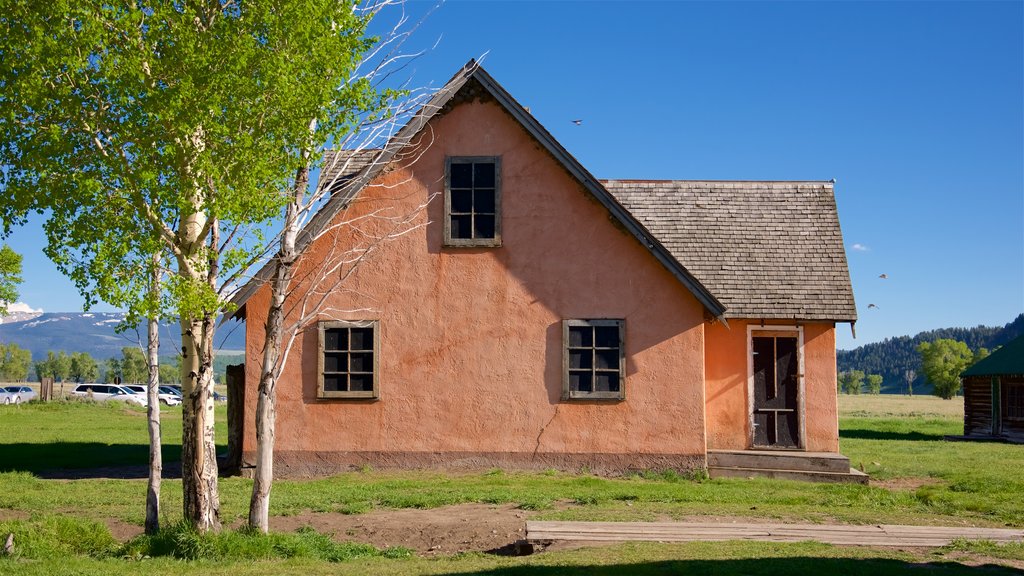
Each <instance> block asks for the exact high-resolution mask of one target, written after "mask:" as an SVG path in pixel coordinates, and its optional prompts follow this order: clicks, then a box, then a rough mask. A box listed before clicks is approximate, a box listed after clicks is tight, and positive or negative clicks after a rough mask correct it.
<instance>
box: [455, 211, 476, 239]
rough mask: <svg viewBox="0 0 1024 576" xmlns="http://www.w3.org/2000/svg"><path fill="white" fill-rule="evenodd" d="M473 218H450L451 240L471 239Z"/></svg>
mask: <svg viewBox="0 0 1024 576" xmlns="http://www.w3.org/2000/svg"><path fill="white" fill-rule="evenodd" d="M472 237H473V217H472V216H452V238H472Z"/></svg>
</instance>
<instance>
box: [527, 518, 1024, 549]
mask: <svg viewBox="0 0 1024 576" xmlns="http://www.w3.org/2000/svg"><path fill="white" fill-rule="evenodd" d="M526 539H527V540H528V541H530V542H537V541H544V540H584V541H591V542H594V541H612V542H625V541H635V540H646V541H656V542H694V541H722V540H761V541H767V542H805V541H808V540H813V541H815V542H824V543H828V544H841V545H845V546H858V545H859V546H920V547H932V546H945V545H947V544H949V543H950V542H952V541H953V540H957V539H965V540H990V541H993V542H1022V541H1024V530H1021V529H1012V530H1008V529H1004V528H959V527H950V526H897V525H887V524H878V525H872V526H862V525H847V524H843V525H837V524H738V523H737V524H734V523H714V522H708V523H704V522H541V521H532V520H531V521H527V522H526Z"/></svg>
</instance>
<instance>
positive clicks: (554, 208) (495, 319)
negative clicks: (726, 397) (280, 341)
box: [243, 101, 745, 467]
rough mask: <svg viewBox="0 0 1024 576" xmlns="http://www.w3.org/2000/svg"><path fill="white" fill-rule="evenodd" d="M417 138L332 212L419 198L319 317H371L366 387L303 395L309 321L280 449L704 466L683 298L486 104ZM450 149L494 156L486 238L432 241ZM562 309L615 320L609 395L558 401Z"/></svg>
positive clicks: (700, 369) (251, 322)
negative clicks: (371, 384)
mask: <svg viewBox="0 0 1024 576" xmlns="http://www.w3.org/2000/svg"><path fill="white" fill-rule="evenodd" d="M424 134H425V135H426V139H425V140H424V141H423V143H422V145H421V147H420V148H419V149H418V150H417V151H416V153H415V154H408V155H405V158H406V160H404V161H403V162H400V163H399V164H398V165H396V166H395V167H394V170H392V171H390V172H388V173H386V174H385V175H384V176H382V177H381V178H380V179H379V181H378V182H377V184H380V185H378V186H371V187H370V188H368V189H367V190H366V191H364V193H363V194H362V196H361V197H360V199H359V200H358V201H357V202H356V203H355V204H354V205H353V206H352V207H351V208H350V210H349V212H348V214H347V215H346V216H345V217H347V218H350V217H352V216H354V215H357V214H369V213H372V212H373V211H374V210H380V209H387V210H390V211H391V212H390V214H392V215H398V214H402V215H405V214H410V213H414V212H415V207H416V206H418V205H421V204H423V203H425V202H427V200H428V199H429V198H433V199H432V200H431V201H430V202H429V205H428V208H427V209H426V210H422V211H419V212H418V213H415V214H414V216H413V218H412V224H413V225H415V226H418V227H417V228H415V229H414V230H412V231H411V232H409V233H407V234H405V235H402V236H401V237H399V238H396V239H393V240H389V241H387V242H386V243H384V244H381V245H380V246H379V247H378V249H377V250H376V251H375V252H374V253H373V254H371V255H370V256H369V257H368V258H367V260H366V261H365V262H363V263H362V264H361V265H360V267H359V268H358V269H357V271H356V272H355V273H354V274H353V275H352V276H351V277H350V278H348V279H347V280H346V282H345V285H344V289H342V290H336V291H334V292H333V293H332V294H331V295H330V296H329V298H328V302H329V305H330V307H331V308H333V309H334V310H335V312H332V313H330V314H326V313H325V314H322V315H321V317H320V318H321V319H325V320H326V319H350V320H356V319H377V320H379V321H380V351H381V353H380V357H379V377H380V380H379V382H380V383H379V386H380V398H379V400H376V401H354V400H318V399H317V398H316V387H317V374H316V370H317V362H316V354H317V336H316V330H315V329H316V326H315V323H314V324H311V325H309V326H307V328H306V329H305V330H304V331H303V332H302V333H301V334H300V335H299V337H298V339H297V340H296V342H295V345H294V348H293V350H292V353H291V354H292V355H291V358H290V361H289V363H288V366H287V368H286V370H285V372H284V374H283V376H282V378H281V381H280V383H279V386H278V426H277V450H278V451H279V453H280V454H281V455H282V456H285V458H283V460H284V461H286V462H289V461H290V462H298V461H300V460H302V455H303V454H306V455H311V454H316V455H317V456H316V457H317V458H319V459H320V461H322V462H328V461H329V462H337V463H352V461H353V458H354V457H356V458H357V457H358V455H359V454H363V455H370V456H366V459H367V460H368V461H373V460H374V459H377V460H383V461H384V462H383V463H384V464H387V463H388V462H390V463H392V464H395V465H409V464H416V463H431V464H437V463H442V464H443V463H445V462H451V461H456V460H459V459H460V458H462V457H465V458H469V459H471V460H472V458H482V459H483V460H486V459H487V457H488V456H487V455H493V454H511V455H518V460H519V461H520V462H525V461H530V460H531V459H536V458H538V457H542V456H544V455H547V456H551V457H555V461H556V462H557V461H558V460H557V456H558V455H587V454H590V455H598V456H596V457H606V458H610V459H611V460H614V461H615V462H617V463H619V464H621V463H623V462H626V463H628V462H631V461H636V462H637V463H638V464H640V465H644V464H647V465H651V463H652V462H657V461H658V460H657V459H656V457H658V456H659V455H674V456H690V457H693V458H694V459H693V460H692V463H695V464H696V465H702V464H703V455H704V452H705V438H704V428H705V427H704V368H705V366H704V364H705V350H704V347H705V325H704V316H703V315H704V312H703V308H702V307H701V305H700V304H699V303H698V302H697V301H696V299H695V298H694V297H693V296H692V295H691V294H690V293H689V292H688V291H687V290H686V289H685V288H684V287H683V286H682V285H681V284H680V283H679V282H678V281H677V280H675V279H674V278H673V277H672V276H671V275H670V274H669V273H668V272H667V271H666V270H665V269H664V268H663V267H662V266H661V265H660V264H659V263H658V262H657V261H656V260H655V259H654V258H653V257H652V256H651V254H650V253H649V252H648V251H647V250H646V249H645V248H644V247H643V246H641V245H640V244H639V243H638V242H637V241H636V240H635V239H634V238H632V237H631V236H629V235H628V234H627V233H625V232H624V231H622V230H620V229H619V228H618V227H617V226H616V224H615V223H613V222H612V220H611V218H610V216H609V214H608V212H607V211H606V210H605V209H604V208H603V207H602V206H601V205H600V204H598V203H597V202H596V201H595V200H594V199H593V198H592V197H591V196H590V194H589V193H588V192H587V191H586V190H585V189H583V188H582V187H581V186H580V185H579V184H578V183H577V182H576V181H575V180H574V179H573V178H572V177H571V176H570V175H569V174H568V173H567V172H566V171H565V170H564V169H563V168H562V167H561V166H560V165H559V164H558V163H557V162H556V161H555V160H554V159H553V158H552V157H550V155H549V154H548V153H547V152H546V151H545V150H543V149H542V148H541V147H540V145H539V144H538V143H537V142H536V141H535V140H533V138H532V137H531V136H530V135H529V134H528V133H526V132H525V131H524V130H523V129H522V127H521V126H520V125H519V124H518V123H516V122H515V121H514V120H513V119H512V118H511V117H509V116H508V115H507V114H506V113H505V112H504V111H503V110H502V109H501V108H500V106H498V105H497V104H495V103H481V102H479V101H477V102H472V103H464V104H461V105H459V106H457V107H455V108H454V109H452V110H451V111H449V112H447V113H446V114H444V115H443V116H440V117H437V118H435V119H433V120H432V121H431V123H430V127H429V129H428V130H426V131H425V132H424ZM464 155H467V156H468V155H473V156H489V155H494V156H500V157H501V162H502V174H501V181H502V219H503V220H502V240H503V245H502V246H501V247H500V248H470V249H467V248H446V247H443V246H442V235H443V219H444V214H443V198H442V196H441V195H442V194H443V190H444V162H445V157H446V156H464ZM391 226H392V224H390V223H387V222H385V221H383V220H381V219H374V218H369V219H366V220H360V221H359V222H358V223H357V224H356V227H357V231H356V233H355V234H354V236H353V232H352V229H351V227H349V228H348V229H346V230H345V231H344V232H343V233H342V234H340V235H338V236H337V237H330V236H328V237H325V238H322V239H321V240H320V241H318V242H317V243H315V244H314V245H313V246H312V247H311V248H310V249H309V250H308V251H307V252H306V254H305V256H304V258H303V260H302V261H301V270H304V271H305V272H308V271H310V270H311V269H312V268H311V267H313V266H316V265H318V264H319V263H320V262H322V261H325V260H326V261H331V260H332V259H334V258H336V257H337V255H338V254H339V253H341V252H342V251H343V250H342V249H341V248H343V247H345V246H347V243H348V242H351V241H352V240H351V239H352V238H353V237H356V238H363V239H365V238H372V237H376V236H380V235H381V234H382V233H383V232H382V231H383V230H387V229H389V228H390V227H391ZM336 242H337V244H336ZM267 297H268V290H267V288H266V287H264V288H262V289H261V290H259V291H258V292H257V293H256V294H255V295H254V296H253V297H252V298H251V299H250V300H249V301H248V303H247V305H246V315H247V319H246V331H247V334H246V337H247V350H248V355H247V357H246V382H247V387H248V391H247V394H246V422H247V424H246V429H245V434H244V444H243V449H244V451H245V452H246V453H251V451H252V450H253V449H254V447H255V435H254V432H253V430H252V426H251V425H249V424H248V423H249V422H252V414H253V412H254V410H255V393H254V387H255V383H256V382H257V381H258V379H259V365H260V361H261V357H262V341H263V323H264V322H265V314H266V304H267ZM291 303H292V304H295V303H296V301H295V300H293V301H292V302H291ZM567 318H624V319H625V322H626V336H625V352H626V381H625V395H626V399H625V400H624V401H600V402H597V401H594V402H578V401H562V400H560V395H561V390H562V334H561V320H562V319H567ZM742 365H743V366H745V363H743V364H742ZM717 428H718V427H717V426H716V429H717ZM389 454H390V455H398V456H394V457H393V458H392V457H389ZM353 455H355V456H353ZM417 455H420V456H422V458H418V456H417ZM601 455H603V456H601ZM648 457H651V458H654V459H650V458H648ZM580 458H582V460H580V463H582V464H583V465H589V464H588V461H587V460H586V457H585V456H580ZM645 458H647V459H646V460H645ZM474 461H475V460H474ZM566 462H569V461H568V460H567V461H566ZM665 462H667V463H669V464H671V463H672V462H673V461H672V460H666V461H665ZM594 464H595V465H600V464H601V463H600V462H598V461H595V462H594ZM615 467H619V465H618V464H615Z"/></svg>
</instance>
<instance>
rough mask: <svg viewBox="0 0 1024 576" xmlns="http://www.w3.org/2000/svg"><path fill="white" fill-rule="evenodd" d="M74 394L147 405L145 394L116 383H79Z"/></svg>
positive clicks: (94, 398)
mask: <svg viewBox="0 0 1024 576" xmlns="http://www.w3.org/2000/svg"><path fill="white" fill-rule="evenodd" d="M71 395H72V396H77V397H79V398H92V399H93V400H117V401H120V402H128V403H129V404H135V405H137V406H147V405H149V403H148V402H146V397H145V396H139V395H138V394H134V393H132V392H131V391H129V390H126V389H124V388H123V387H121V386H115V385H114V384H79V385H78V386H75V389H74V390H72V391H71Z"/></svg>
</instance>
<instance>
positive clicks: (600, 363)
mask: <svg viewBox="0 0 1024 576" xmlns="http://www.w3.org/2000/svg"><path fill="white" fill-rule="evenodd" d="M594 357H595V361H596V362H597V369H598V370H618V369H619V350H618V349H617V348H616V349H615V350H598V351H596V352H595V353H594Z"/></svg>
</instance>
